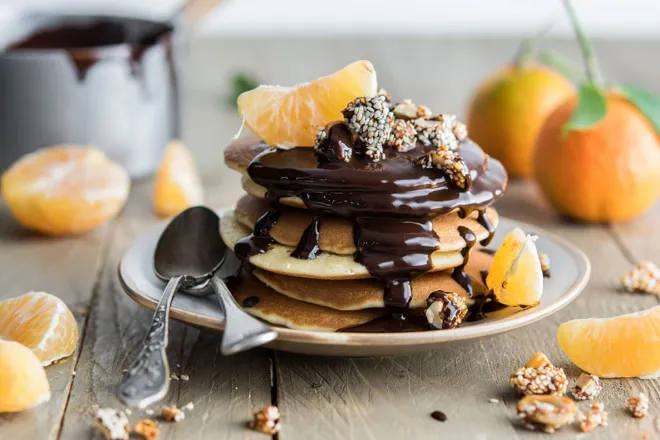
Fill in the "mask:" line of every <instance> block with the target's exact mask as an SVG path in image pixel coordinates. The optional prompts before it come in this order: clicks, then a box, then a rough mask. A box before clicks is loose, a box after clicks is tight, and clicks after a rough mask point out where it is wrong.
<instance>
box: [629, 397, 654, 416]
mask: <svg viewBox="0 0 660 440" xmlns="http://www.w3.org/2000/svg"><path fill="white" fill-rule="evenodd" d="M628 408H630V412H632V415H633V417H636V418H638V419H641V418H643V417H646V416H647V414H648V413H649V398H648V397H647V396H646V394H644V393H639V395H638V396H637V397H630V398H628Z"/></svg>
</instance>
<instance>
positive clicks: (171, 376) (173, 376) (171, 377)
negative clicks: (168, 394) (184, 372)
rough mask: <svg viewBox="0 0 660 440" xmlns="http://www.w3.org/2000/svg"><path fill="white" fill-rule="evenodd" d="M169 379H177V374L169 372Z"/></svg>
mask: <svg viewBox="0 0 660 440" xmlns="http://www.w3.org/2000/svg"><path fill="white" fill-rule="evenodd" d="M170 379H172V380H179V376H177V375H176V374H174V373H172V374H170Z"/></svg>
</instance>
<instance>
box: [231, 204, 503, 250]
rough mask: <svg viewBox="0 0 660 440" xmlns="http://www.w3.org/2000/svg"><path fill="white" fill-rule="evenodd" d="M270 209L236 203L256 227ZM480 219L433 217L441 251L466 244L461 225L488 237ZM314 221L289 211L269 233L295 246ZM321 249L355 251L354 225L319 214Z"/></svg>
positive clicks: (245, 221)
mask: <svg viewBox="0 0 660 440" xmlns="http://www.w3.org/2000/svg"><path fill="white" fill-rule="evenodd" d="M267 209H268V204H267V203H266V201H264V200H260V199H257V198H255V197H252V196H244V197H242V198H241V199H240V200H239V201H238V203H237V204H236V209H235V211H234V215H235V217H236V220H238V221H239V222H240V223H241V224H242V225H244V226H246V227H248V228H250V229H252V228H254V225H255V223H256V222H257V220H258V219H259V217H261V216H262V215H263V214H264V213H265V212H266V211H267ZM486 215H487V216H488V218H489V219H490V221H491V223H492V224H493V226H494V227H497V224H498V215H497V212H496V211H495V209H493V208H488V210H487V212H486ZM476 218H477V213H476V212H473V213H472V214H470V215H469V216H468V217H467V218H461V217H460V216H459V215H458V213H457V212H452V213H449V214H445V215H440V216H437V217H435V218H434V219H433V230H434V232H435V233H436V234H437V236H438V238H439V239H440V247H439V248H438V251H440V252H450V251H457V250H461V249H463V248H464V247H465V240H464V239H463V238H462V237H461V235H460V234H459V232H458V227H459V226H464V227H467V228H468V229H470V230H471V231H472V232H474V234H475V235H476V236H477V238H478V239H479V240H483V239H484V238H486V237H488V231H487V230H486V229H485V228H484V227H483V226H482V225H481V224H479V222H478V221H477V220H476ZM311 222H312V214H311V213H310V212H308V211H302V210H298V209H290V210H285V211H283V212H282V214H281V215H280V218H279V220H278V221H277V223H275V226H274V227H273V228H272V229H271V230H270V232H269V234H270V236H271V237H272V238H273V239H274V240H275V241H277V242H278V243H280V244H283V245H286V246H294V247H295V246H296V245H297V244H298V242H299V241H300V239H301V237H302V235H303V232H304V231H305V228H307V226H308V225H309V224H310V223H311ZM319 248H320V249H321V250H322V251H326V252H332V253H335V254H341V255H352V254H354V253H355V251H356V248H355V242H354V239H353V224H352V223H351V222H350V221H348V220H347V219H344V218H342V217H337V216H331V215H321V216H319Z"/></svg>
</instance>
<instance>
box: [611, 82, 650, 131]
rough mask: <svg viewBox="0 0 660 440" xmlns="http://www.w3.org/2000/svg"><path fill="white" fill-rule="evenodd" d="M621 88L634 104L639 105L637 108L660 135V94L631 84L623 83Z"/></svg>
mask: <svg viewBox="0 0 660 440" xmlns="http://www.w3.org/2000/svg"><path fill="white" fill-rule="evenodd" d="M619 90H621V92H623V94H624V95H625V96H626V98H628V101H630V103H631V104H632V105H634V106H635V107H637V110H639V111H640V112H642V114H643V115H644V116H645V117H646V119H648V120H649V122H650V123H651V125H653V128H655V131H656V133H658V134H659V135H660V96H658V95H654V94H653V93H650V92H647V91H646V90H643V89H641V88H639V87H637V86H633V85H630V84H622V85H621V86H619Z"/></svg>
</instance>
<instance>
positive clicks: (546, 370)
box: [509, 352, 568, 396]
mask: <svg viewBox="0 0 660 440" xmlns="http://www.w3.org/2000/svg"><path fill="white" fill-rule="evenodd" d="M509 382H510V383H511V386H513V387H514V388H515V389H516V390H518V392H520V393H521V394H550V395H558V396H561V395H563V394H564V393H566V388H567V386H568V379H567V377H566V374H565V373H564V370H563V369H562V368H557V367H555V366H554V365H552V364H551V363H550V361H549V360H548V358H547V357H546V356H545V355H544V354H543V353H540V352H539V353H536V354H535V355H534V356H533V357H532V359H530V361H529V362H528V363H527V365H525V366H524V367H522V368H519V369H517V370H516V371H515V372H514V373H513V374H512V375H511V378H510V379H509Z"/></svg>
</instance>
